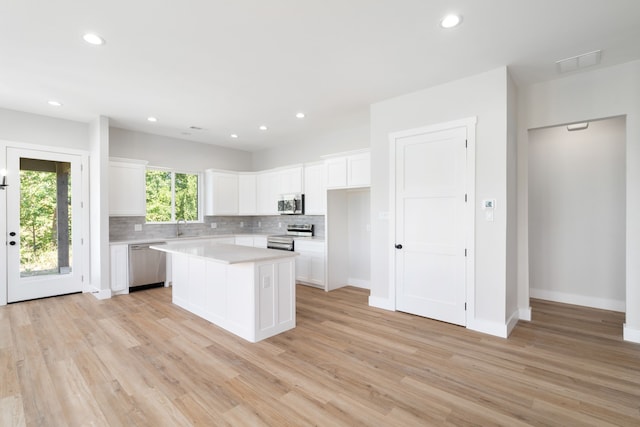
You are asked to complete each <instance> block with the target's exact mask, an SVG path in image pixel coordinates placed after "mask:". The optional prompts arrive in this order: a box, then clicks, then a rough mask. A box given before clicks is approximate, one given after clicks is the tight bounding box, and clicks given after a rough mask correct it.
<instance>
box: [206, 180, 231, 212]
mask: <svg viewBox="0 0 640 427" xmlns="http://www.w3.org/2000/svg"><path fill="white" fill-rule="evenodd" d="M205 192H206V197H205V202H206V207H205V211H204V212H205V215H237V214H238V175H236V174H235V173H227V172H215V171H211V170H207V171H205Z"/></svg>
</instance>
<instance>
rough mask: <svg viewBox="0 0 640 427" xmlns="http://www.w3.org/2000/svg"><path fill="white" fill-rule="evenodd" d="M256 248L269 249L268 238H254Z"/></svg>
mask: <svg viewBox="0 0 640 427" xmlns="http://www.w3.org/2000/svg"><path fill="white" fill-rule="evenodd" d="M253 247H254V248H264V249H266V248H267V236H253Z"/></svg>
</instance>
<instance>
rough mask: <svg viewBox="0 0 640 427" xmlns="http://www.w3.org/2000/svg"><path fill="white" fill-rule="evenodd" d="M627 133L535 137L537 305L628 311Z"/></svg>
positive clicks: (610, 124)
mask: <svg viewBox="0 0 640 427" xmlns="http://www.w3.org/2000/svg"><path fill="white" fill-rule="evenodd" d="M625 127H626V123H625V118H624V117H618V118H614V119H608V120H600V121H593V122H591V123H590V124H589V127H588V128H587V129H585V130H581V131H574V132H569V131H567V128H566V126H557V127H551V128H543V129H535V130H531V131H529V234H530V238H529V271H530V283H529V286H530V293H531V296H532V297H534V298H543V299H550V300H554V301H559V302H565V303H572V304H579V305H587V306H591V307H596V308H602V309H609V310H618V311H624V308H625V307H624V299H625V229H626V227H625V187H626V185H625V178H626V177H625V143H626V137H625Z"/></svg>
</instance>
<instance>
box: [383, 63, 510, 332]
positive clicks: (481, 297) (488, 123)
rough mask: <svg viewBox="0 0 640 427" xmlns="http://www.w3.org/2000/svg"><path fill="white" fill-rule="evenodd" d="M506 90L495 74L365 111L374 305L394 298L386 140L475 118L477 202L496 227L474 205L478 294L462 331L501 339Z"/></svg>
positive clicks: (502, 75) (501, 73) (503, 77)
mask: <svg viewBox="0 0 640 427" xmlns="http://www.w3.org/2000/svg"><path fill="white" fill-rule="evenodd" d="M507 83H508V73H507V69H506V67H501V68H498V69H495V70H492V71H489V72H486V73H483V74H479V75H476V76H473V77H469V78H466V79H461V80H457V81H454V82H450V83H447V84H443V85H440V86H436V87H433V88H430V89H426V90H423V91H420V92H416V93H412V94H409V95H405V96H401V97H398V98H394V99H390V100H388V101H384V102H380V103H377V104H373V105H372V106H371V163H372V164H371V170H372V171H375V173H372V177H371V209H372V218H371V226H372V230H371V248H372V249H371V251H372V252H371V278H372V280H371V295H372V297H373V299H380V300H381V299H387V300H393V299H394V296H393V295H390V286H389V260H390V252H391V250H392V242H390V241H389V223H388V221H387V220H385V219H384V214H385V213H387V212H389V210H390V201H389V187H388V182H389V140H388V136H389V133H390V132H397V131H401V130H405V129H411V128H418V127H422V126H427V125H431V124H438V123H443V122H448V121H453V120H459V119H465V118H468V117H473V116H477V118H478V122H477V132H476V200H477V201H478V202H480V201H481V200H482V199H496V201H497V202H496V211H495V220H494V222H486V221H484V215H481V211H480V206H479V203H478V205H477V206H476V221H475V228H476V235H475V242H476V247H475V251H474V252H475V266H476V272H475V286H476V289H475V301H468V303H469V304H470V305H472V306H473V307H474V309H473V313H468V324H469V327H471V328H473V329H480V330H484V331H486V332H489V333H495V334H503V333H506V317H507V314H506V302H505V301H506V291H505V290H506V259H507V257H506V242H507V218H506V215H507V212H506V206H507V200H506V197H507ZM393 306H395V304H393ZM469 317H470V318H469Z"/></svg>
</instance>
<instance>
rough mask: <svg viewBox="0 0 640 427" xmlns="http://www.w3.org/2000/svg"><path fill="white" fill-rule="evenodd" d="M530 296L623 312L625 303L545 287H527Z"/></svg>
mask: <svg viewBox="0 0 640 427" xmlns="http://www.w3.org/2000/svg"><path fill="white" fill-rule="evenodd" d="M529 295H530V296H531V298H537V299H543V300H548V301H554V302H561V303H563V304H573V305H581V306H584V307H591V308H599V309H602V310H611V311H619V312H622V313H624V312H625V310H626V305H625V302H624V301H618V300H612V299H605V298H596V297H588V296H584V295H577V294H568V293H564V292H556V291H548V290H546V289H533V288H531V289H529Z"/></svg>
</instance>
